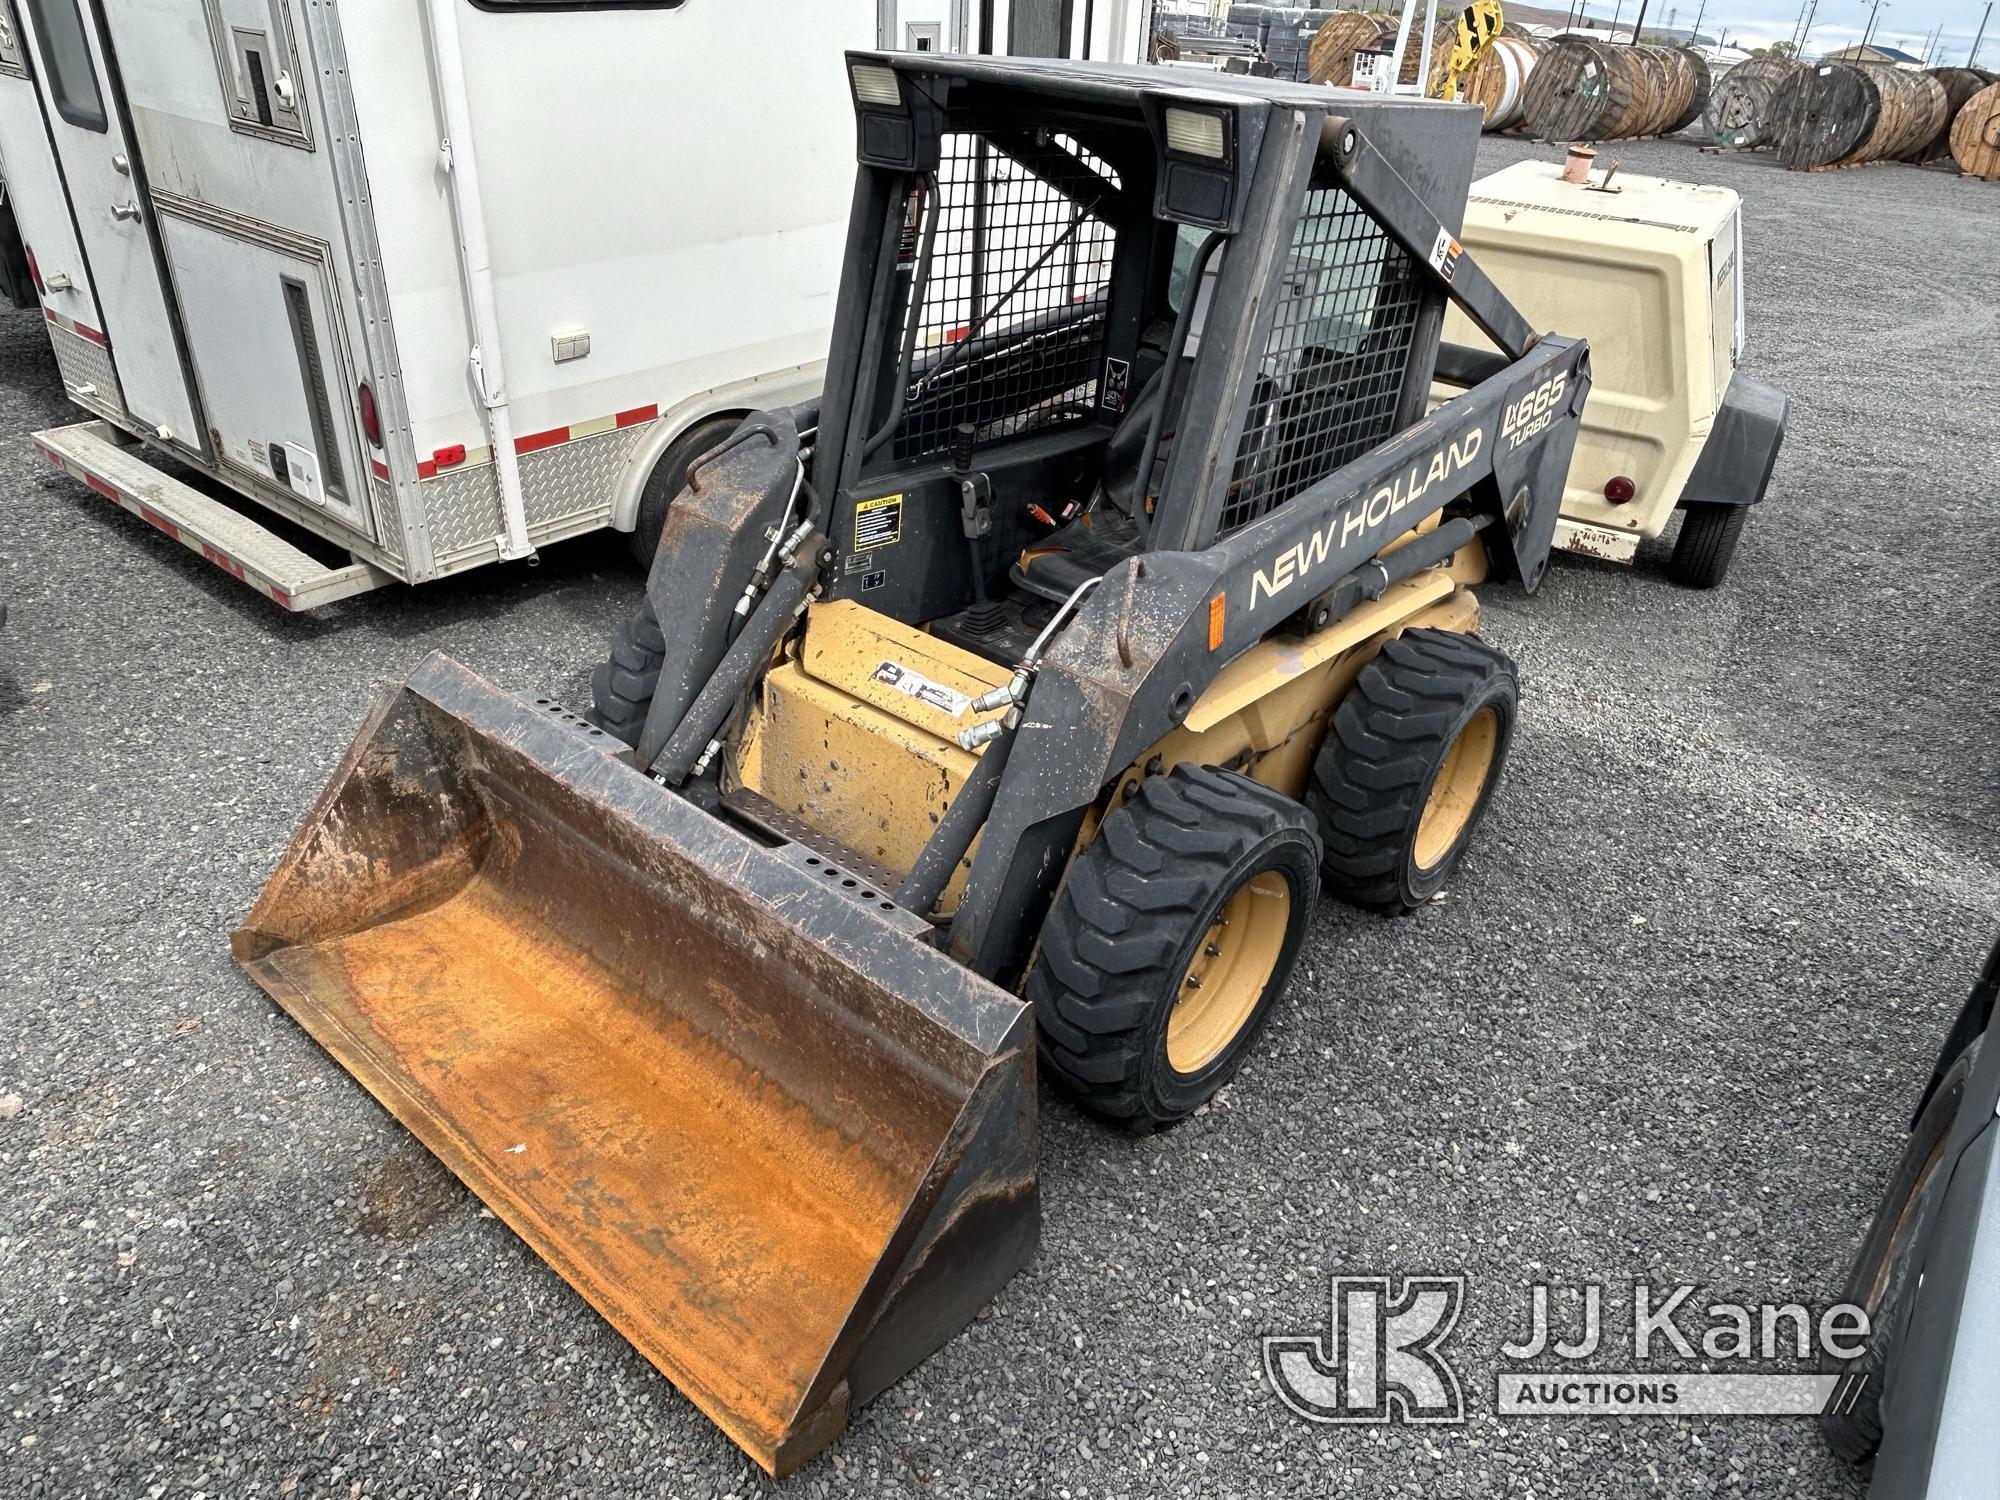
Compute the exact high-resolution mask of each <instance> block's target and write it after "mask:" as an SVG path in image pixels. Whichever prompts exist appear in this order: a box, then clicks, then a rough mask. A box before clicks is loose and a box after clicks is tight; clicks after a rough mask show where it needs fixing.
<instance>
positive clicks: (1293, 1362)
mask: <svg viewBox="0 0 2000 1500" xmlns="http://www.w3.org/2000/svg"><path fill="white" fill-rule="evenodd" d="M1464 1303H1465V1278H1464V1277H1463V1276H1408V1277H1404V1278H1403V1279H1402V1280H1400V1281H1399V1282H1398V1283H1397V1284H1396V1286H1395V1288H1394V1290H1393V1291H1392V1290H1391V1288H1390V1284H1389V1278H1388V1277H1386V1276H1336V1277H1334V1278H1333V1317H1332V1322H1331V1324H1330V1325H1329V1327H1328V1330H1327V1333H1326V1335H1325V1336H1324V1337H1319V1336H1317V1335H1310V1336H1304V1337H1282V1336H1281V1337H1272V1338H1267V1339H1265V1340H1264V1374H1265V1377H1266V1378H1267V1379H1269V1380H1270V1382H1271V1388H1272V1389H1273V1390H1275V1391H1276V1392H1277V1393H1278V1399H1279V1400H1280V1401H1282V1402H1284V1403H1285V1405H1287V1406H1289V1407H1290V1408H1291V1409H1292V1410H1293V1411H1295V1412H1297V1413H1298V1414H1299V1415H1300V1416H1302V1417H1304V1418H1305V1419H1306V1420H1307V1421H1309V1422H1391V1421H1400V1422H1463V1421H1464V1420H1465V1397H1464V1393H1463V1392H1462V1391H1461V1389H1460V1387H1459V1383H1458V1371H1456V1370H1454V1369H1453V1368H1452V1367H1451V1365H1450V1364H1449V1363H1448V1362H1447V1361H1446V1360H1445V1358H1444V1356H1443V1355H1442V1354H1441V1353H1439V1347H1440V1346H1441V1345H1442V1344H1443V1343H1444V1341H1445V1340H1446V1339H1448V1338H1450V1337H1451V1331H1452V1329H1453V1328H1454V1327H1455V1326H1456V1325H1457V1323H1458V1313H1459V1309H1460V1308H1461V1307H1462V1306H1463V1305H1464Z"/></svg>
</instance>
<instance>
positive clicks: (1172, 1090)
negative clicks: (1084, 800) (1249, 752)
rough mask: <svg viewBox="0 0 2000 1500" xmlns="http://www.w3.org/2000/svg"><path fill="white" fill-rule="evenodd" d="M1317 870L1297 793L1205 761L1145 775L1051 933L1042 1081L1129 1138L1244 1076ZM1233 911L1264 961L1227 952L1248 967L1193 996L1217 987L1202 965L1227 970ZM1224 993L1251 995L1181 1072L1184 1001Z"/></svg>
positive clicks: (1292, 957)
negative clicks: (1175, 1036)
mask: <svg viewBox="0 0 2000 1500" xmlns="http://www.w3.org/2000/svg"><path fill="white" fill-rule="evenodd" d="M1318 864H1319V839H1318V837H1317V835H1316V834H1315V833H1314V832H1313V827H1312V819H1311V816H1310V815H1309V814H1308V813H1307V812H1306V810H1305V809H1304V808H1302V807H1300V806H1299V805H1298V804H1297V803H1296V802H1294V801H1292V800H1291V799H1290V798H1289V797H1286V796H1283V795H1282V794H1280V793H1278V792H1274V791H1272V790H1271V789H1270V788H1269V787H1266V786H1262V785H1259V784H1258V783H1257V782H1254V781H1251V780H1249V779H1248V778H1247V777H1243V776H1239V775H1237V774H1236V773H1234V772H1233V771H1221V770H1217V769H1215V768H1213V767H1209V766H1195V765H1179V766H1175V767H1174V768H1173V770H1172V771H1170V772H1169V773H1168V774H1166V775H1164V776H1150V777H1147V778H1146V779H1145V780H1144V781H1142V782H1141V783H1140V785H1139V788H1138V791H1137V792H1136V793H1135V794H1134V795H1133V796H1132V797H1131V798H1130V799H1129V800H1127V801H1126V802H1124V803H1123V804H1121V805H1120V806H1118V807H1115V808H1113V809H1112V810H1111V812H1110V813H1109V814H1107V815H1106V817H1105V819H1104V823H1103V826H1102V827H1101V828H1100V829H1099V830H1098V835H1097V837H1096V838H1095V839H1094V840H1093V841H1092V842H1091V843H1090V844H1089V845H1088V846H1087V847H1086V848H1085V849H1084V850H1083V852H1082V853H1081V854H1079V855H1078V856H1077V858H1076V862H1075V864H1074V865H1073V866H1072V867H1071V869H1070V873H1069V878H1068V880H1067V881H1065V882H1064V884H1063V889H1062V891H1061V893H1060V894H1059V895H1058V896H1057V898H1056V902H1055V905H1054V906H1053V908H1051V910H1050V912H1049V918H1048V921H1047V923H1046V924H1045V925H1044V926H1043V928H1042V938H1041V949H1040V953H1039V956H1038V957H1037V959H1036V962H1035V966H1034V968H1033V969H1032V970H1031V971H1030V972H1029V975H1028V985H1027V995H1028V998H1029V1000H1030V1001H1032V1002H1033V1004H1034V1007H1035V1020H1036V1027H1037V1030H1038V1032H1039V1036H1040V1045H1041V1060H1042V1067H1043V1070H1044V1073H1045V1075H1046V1076H1047V1077H1049V1078H1050V1079H1052V1080H1053V1081H1054V1082H1055V1083H1056V1085H1057V1086H1058V1087H1060V1088H1062V1089H1063V1090H1064V1091H1065V1092H1067V1093H1069V1094H1070V1095H1072V1096H1073V1097H1075V1098H1076V1099H1078V1100H1079V1101H1081V1102H1082V1103H1083V1104H1084V1105H1085V1106H1086V1107H1088V1108H1089V1109H1091V1110H1093V1111H1094V1112H1096V1113H1098V1114H1100V1115H1103V1116H1106V1117H1107V1118H1109V1119H1113V1120H1116V1121H1119V1122H1120V1123H1122V1124H1124V1125H1127V1126H1129V1127H1131V1128H1133V1129H1137V1130H1152V1129H1158V1128H1160V1127H1162V1126H1166V1125H1171V1124H1173V1123H1174V1122H1175V1121H1177V1120H1181V1119H1184V1118H1186V1117H1187V1116H1188V1115H1189V1114H1191V1113H1193V1112H1194V1110H1195V1109H1197V1108H1198V1107H1199V1106H1200V1105H1201V1104H1202V1103H1204V1102H1205V1101H1206V1100H1207V1099H1209V1098H1210V1097H1211V1096H1212V1095H1213V1094H1214V1093H1215V1091H1216V1090H1217V1089H1219V1088H1220V1087H1222V1085H1223V1084H1224V1083H1226V1082H1228V1081H1229V1079H1230V1077H1231V1076H1232V1075H1233V1074H1234V1073H1235V1072H1236V1070H1237V1068H1239V1067H1240V1066H1241V1065H1242V1062H1243V1058H1244V1056H1245V1054H1246V1053H1247V1051H1248V1049H1249V1047H1250V1044H1251V1042H1252V1041H1253V1040H1254V1038H1255V1037H1256V1035H1257V1032H1258V1031H1259V1030H1260V1029H1261V1028H1262V1026H1263V1023H1264V1021H1265V1019H1266V1018H1267V1017H1268V1016H1269V1014H1270V1011H1271V1007H1272V1005H1273V1004H1274V1003H1275V1002H1276V1000H1277V998H1278V996H1279V995H1280V994H1282V993H1283V991H1284V988H1285V984H1286V982H1287V981H1288V980H1289V979H1290V978H1291V973H1292V967H1293V965H1294V964H1295V963H1296V962H1297V959H1298V950H1299V944H1300V942H1301V941H1302V940H1303V938H1304V935H1305V931H1306V927H1307V925H1308V923H1309V922H1310V920H1311V915H1312V908H1313V905H1314V903H1315V902H1316V901H1317V900H1318V896H1319V879H1318ZM1279 895H1282V896H1283V898H1284V901H1285V903H1287V904H1285V905H1284V906H1282V907H1280V906H1278V905H1276V904H1274V898H1276V897H1278V896H1279ZM1255 903H1263V904H1261V905H1258V904H1255ZM1225 912H1241V913H1246V914H1245V915H1240V916H1239V917H1238V918H1237V919H1236V920H1237V921H1238V922H1239V923H1240V926H1239V927H1238V933H1239V934H1240V935H1241V939H1242V941H1243V943H1245V944H1246V945H1248V944H1249V943H1250V942H1251V941H1252V937H1253V928H1254V929H1255V930H1256V931H1255V940H1256V942H1257V943H1259V944H1260V945H1262V950H1261V951H1260V952H1254V953H1253V952H1252V951H1251V950H1250V949H1249V948H1248V947H1247V946H1246V947H1245V948H1241V949H1231V950H1229V951H1230V955H1231V960H1233V959H1234V958H1235V957H1236V955H1237V954H1239V953H1241V954H1243V955H1244V957H1245V961H1244V963H1243V964H1242V965H1241V966H1240V967H1239V968H1238V969H1237V970H1235V971H1234V972H1233V973H1228V972H1225V973H1223V974H1222V975H1221V978H1220V979H1219V981H1218V982H1217V983H1216V985H1215V986H1214V989H1213V991H1212V992H1211V996H1209V997H1206V998H1205V997H1202V996H1200V995H1198V994H1195V995H1192V996H1191V992H1190V991H1189V990H1188V988H1187V985H1188V981H1189V979H1190V977H1193V975H1194V970H1195V969H1196V968H1198V967H1199V968H1204V969H1205V971H1206V972H1207V973H1208V974H1209V975H1210V976H1211V978H1214V977H1216V975H1217V973H1218V971H1217V970H1216V969H1215V968H1209V967H1207V966H1209V965H1211V964H1221V963H1224V962H1227V961H1226V960H1222V959H1218V958H1216V957H1215V955H1216V954H1217V953H1218V951H1219V950H1218V944H1221V945H1222V946H1223V947H1224V948H1227V946H1228V945H1229V944H1230V943H1231V941H1232V935H1231V934H1229V933H1228V932H1226V931H1223V930H1222V928H1223V926H1224V925H1225V924H1222V923H1221V922H1220V920H1219V919H1220V918H1221V917H1222V916H1223V914H1224V913H1225ZM1273 923H1282V931H1277V930H1274V929H1273V927H1272V924H1273ZM1266 956H1268V958H1269V966H1268V969H1265V968H1264V967H1263V960H1264V958H1265V957H1266ZM1253 959H1254V960H1255V961H1254V962H1253V961H1252V960H1253ZM1260 971H1261V975H1260ZM1226 996H1238V997H1241V1001H1240V1006H1241V1008H1240V1010H1239V1011H1236V1012H1234V1013H1230V1014H1227V1015H1222V1014H1218V1015H1217V1016H1216V1017H1215V1018H1214V1019H1213V1020H1212V1021H1211V1024H1210V1026H1209V1029H1208V1033H1207V1035H1206V1037H1205V1038H1201V1039H1197V1042H1190V1043H1188V1045H1189V1047H1190V1048H1193V1049H1194V1050H1195V1051H1196V1052H1197V1054H1198V1055H1197V1056H1193V1057H1188V1058H1186V1059H1185V1060H1186V1061H1187V1062H1188V1063H1189V1066H1188V1067H1187V1069H1186V1071H1183V1070H1182V1068H1180V1067H1177V1066H1176V1065H1175V1062H1174V1061H1173V1057H1172V1055H1171V1050H1170V1049H1171V1048H1172V1047H1173V1046H1176V1045H1179V1043H1178V1042H1170V1038H1169V1023H1170V1022H1171V1021H1174V1020H1175V1017H1176V1006H1177V1004H1178V1003H1179V1002H1180V1001H1182V1000H1183V999H1184V998H1190V997H1191V999H1192V1002H1193V1003H1194V1004H1195V1005H1196V1006H1197V1007H1199V1006H1200V1005H1202V1004H1206V1003H1208V1002H1209V1000H1211V999H1220V998H1223V997H1226ZM1188 1015H1189V1012H1186V1011H1183V1012H1181V1017H1182V1020H1183V1021H1185V1020H1186V1018H1187V1016H1188ZM1200 1041H1205V1042H1206V1048H1205V1049H1204V1048H1203V1047H1201V1046H1199V1045H1198V1043H1199V1042H1200Z"/></svg>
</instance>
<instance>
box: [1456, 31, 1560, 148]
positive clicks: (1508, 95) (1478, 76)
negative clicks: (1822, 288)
mask: <svg viewBox="0 0 2000 1500" xmlns="http://www.w3.org/2000/svg"><path fill="white" fill-rule="evenodd" d="M1546 50H1547V49H1546V48H1545V47H1544V45H1543V44H1542V43H1540V42H1537V41H1534V40H1532V39H1531V38H1527V37H1512V36H1508V35H1507V34H1506V33H1505V32H1502V33H1501V34H1500V35H1499V36H1496V37H1495V38H1494V39H1493V41H1492V43H1491V45H1489V46H1488V47H1487V49H1486V52H1485V54H1484V55H1483V56H1482V57H1481V58H1480V59H1479V61H1478V62H1477V63H1475V64H1473V67H1472V71H1471V72H1470V73H1468V74H1467V75H1466V77H1465V102H1466V103H1468V104H1476V105H1478V106H1479V107H1480V109H1481V110H1483V111H1484V112H1485V115H1486V124H1485V126H1484V128H1485V129H1487V130H1506V129H1508V128H1509V127H1511V126H1514V125H1518V124H1520V123H1521V120H1522V117H1523V116H1524V115H1525V114H1526V112H1527V98H1528V79H1529V77H1530V76H1531V75H1532V74H1533V73H1534V71H1535V63H1536V61H1537V60H1538V59H1539V58H1540V57H1541V55H1542V53H1543V52H1544V51H1546Z"/></svg>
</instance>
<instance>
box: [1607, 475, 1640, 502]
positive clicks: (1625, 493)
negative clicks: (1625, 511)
mask: <svg viewBox="0 0 2000 1500" xmlns="http://www.w3.org/2000/svg"><path fill="white" fill-rule="evenodd" d="M1638 493H1639V490H1638V487H1637V486H1636V485H1634V484H1633V483H1632V481H1631V480H1629V479H1627V478H1626V477H1625V476H1624V475H1623V474H1614V475H1612V476H1611V477H1610V478H1609V479H1607V480H1605V481H1604V498H1605V499H1607V500H1609V501H1610V502H1611V503H1612V504H1613V505H1624V504H1626V503H1627V502H1629V501H1630V500H1631V498H1632V497H1633V496H1634V495H1636V494H1638Z"/></svg>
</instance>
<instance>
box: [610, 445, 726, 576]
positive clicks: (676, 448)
mask: <svg viewBox="0 0 2000 1500" xmlns="http://www.w3.org/2000/svg"><path fill="white" fill-rule="evenodd" d="M742 422H743V419H742V418H741V417H740V416H728V417H710V418H708V420H706V421H703V422H697V423H695V424H694V426H692V427H690V428H689V429H688V430H687V431H686V432H684V433H682V434H681V435H680V436H679V437H677V438H675V439H674V440H673V441H672V442H671V443H669V444H667V451H666V452H664V453H662V454H661V455H660V458H659V462H657V463H656V464H654V465H653V472H652V473H650V474H648V475H647V476H646V487H645V488H644V489H643V490H641V491H640V492H639V514H638V517H637V518H636V519H635V520H634V521H633V523H632V535H631V536H629V537H627V538H626V541H627V543H628V544H629V545H630V546H631V548H632V558H633V560H634V561H635V562H637V563H638V564H639V567H640V568H641V569H642V570H643V571H644V572H646V573H648V574H650V573H651V572H652V571H653V554H654V553H655V552H658V551H659V550H660V531H661V529H662V528H663V527H665V526H666V524H667V507H668V506H670V505H672V504H673V503H674V501H675V500H676V499H677V498H679V496H680V492H681V491H682V490H684V489H686V488H687V477H688V468H689V466H690V465H691V464H693V463H694V461H695V460H696V459H698V458H700V457H701V456H702V454H704V453H706V452H708V450H709V449H711V448H714V447H718V446H719V445H720V444H721V442H722V440H723V439H724V438H726V437H728V436H729V434H730V433H732V432H734V431H735V430H736V429H737V428H738V427H739V426H741V425H742Z"/></svg>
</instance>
